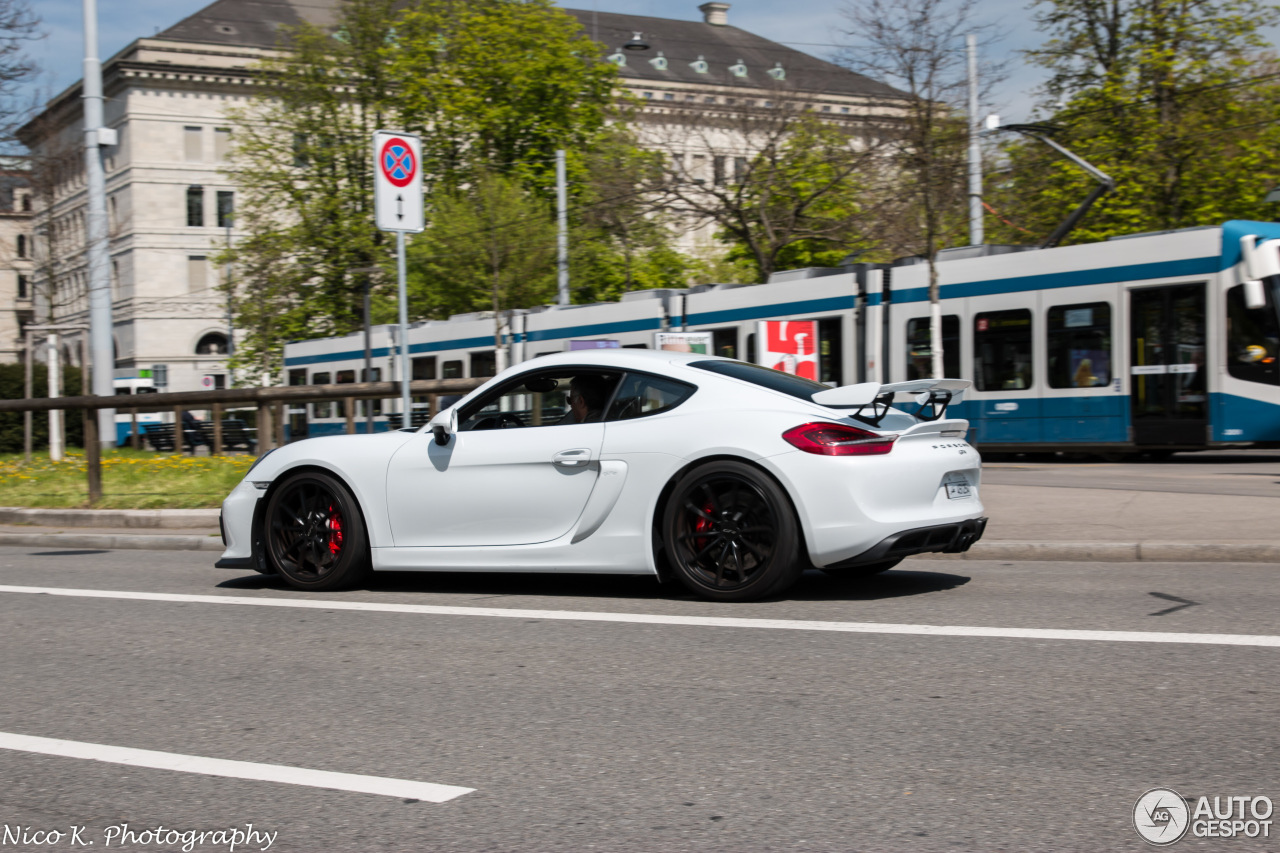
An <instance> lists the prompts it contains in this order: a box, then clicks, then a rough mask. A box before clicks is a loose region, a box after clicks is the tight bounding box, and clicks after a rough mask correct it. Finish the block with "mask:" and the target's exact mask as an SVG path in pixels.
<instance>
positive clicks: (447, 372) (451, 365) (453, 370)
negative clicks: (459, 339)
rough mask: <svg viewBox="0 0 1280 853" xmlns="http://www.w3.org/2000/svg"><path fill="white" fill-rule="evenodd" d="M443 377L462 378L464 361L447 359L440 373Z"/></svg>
mask: <svg viewBox="0 0 1280 853" xmlns="http://www.w3.org/2000/svg"><path fill="white" fill-rule="evenodd" d="M440 378H441V379H461V378H462V361H461V360H459V361H446V362H445V363H444V367H443V369H442V370H441V373H440Z"/></svg>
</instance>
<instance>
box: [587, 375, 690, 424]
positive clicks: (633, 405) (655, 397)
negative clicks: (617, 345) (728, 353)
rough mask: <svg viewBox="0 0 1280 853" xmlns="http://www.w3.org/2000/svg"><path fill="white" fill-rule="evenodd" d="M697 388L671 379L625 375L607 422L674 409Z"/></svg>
mask: <svg viewBox="0 0 1280 853" xmlns="http://www.w3.org/2000/svg"><path fill="white" fill-rule="evenodd" d="M697 390H698V389H697V388H696V387H694V386H693V385H686V384H685V383H684V382H677V381H675V380H674V379H663V378H662V377H659V376H650V375H649V374H647V373H628V374H627V377H626V379H624V380H623V382H622V387H621V388H619V389H618V393H617V395H616V396H614V398H613V405H612V406H610V407H609V417H607V418H605V420H608V421H625V420H630V419H631V418H640V417H644V416H645V415H653V414H657V413H658V412H665V411H667V410H669V409H674V408H675V407H676V406H678V405H680V404H681V403H683V402H684V401H685V400H687V399H689V397H690V396H692V394H693V392H694V391H697Z"/></svg>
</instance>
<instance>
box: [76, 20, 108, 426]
mask: <svg viewBox="0 0 1280 853" xmlns="http://www.w3.org/2000/svg"><path fill="white" fill-rule="evenodd" d="M81 97H82V99H83V101H84V171H85V184H86V194H87V207H88V210H87V211H86V216H85V225H86V228H87V231H88V246H87V250H88V251H87V253H86V254H87V255H88V267H89V340H90V343H91V348H92V350H93V364H94V366H95V368H96V369H95V370H94V371H93V393H94V394H96V395H98V396H100V397H110V396H112V395H113V394H114V393H115V392H114V384H115V383H114V381H113V380H114V379H115V363H116V357H115V343H114V335H113V329H112V323H113V320H112V316H111V268H110V257H109V247H108V244H107V188H106V177H105V175H104V174H103V169H102V150H101V146H103V145H107V144H115V138H114V137H115V130H113V129H110V128H104V127H103V126H102V63H101V62H100V61H99V60H98V7H97V0H84V82H83V83H82V84H81ZM85 366H86V367H88V365H85ZM115 424H116V412H115V409H99V410H98V439H99V441H100V442H101V444H102V445H103V446H104V447H112V446H114V444H115V437H116V430H115Z"/></svg>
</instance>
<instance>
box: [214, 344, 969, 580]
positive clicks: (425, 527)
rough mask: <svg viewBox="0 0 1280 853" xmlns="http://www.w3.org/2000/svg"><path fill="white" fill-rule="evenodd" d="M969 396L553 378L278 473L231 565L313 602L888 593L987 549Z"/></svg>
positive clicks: (602, 355) (644, 359) (611, 360)
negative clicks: (403, 593) (886, 579)
mask: <svg viewBox="0 0 1280 853" xmlns="http://www.w3.org/2000/svg"><path fill="white" fill-rule="evenodd" d="M968 386H969V383H968V382H967V381H965V380H959V379H929V380H919V381H915V382H903V383H897V384H895V385H879V384H877V383H864V384H859V385H847V386H843V387H839V388H828V387H827V386H825V385H822V384H819V383H817V382H812V381H810V380H808V379H802V378H799V377H796V376H791V375H788V374H786V373H781V372H778V371H775V370H771V369H769V368H766V367H761V366H758V365H754V364H748V363H746V362H741V361H734V360H732V359H725V358H716V357H711V356H705V355H697V354H688V353H672V352H663V351H653V350H625V349H624V350H596V351H587V352H568V353H563V354H557V355H551V356H544V357H540V358H536V359H533V360H531V361H526V362H524V363H522V364H520V365H517V366H515V367H512V368H510V369H508V370H505V371H503V372H502V373H500V374H499V375H498V376H495V377H494V378H493V379H491V380H490V381H489V382H487V383H485V385H483V386H482V387H480V388H477V389H476V390H474V391H472V392H471V393H470V394H468V395H467V396H466V397H464V398H463V399H462V400H460V401H459V402H458V403H456V404H455V405H453V406H451V407H450V408H448V409H445V410H443V411H441V412H440V413H439V414H437V415H436V416H435V417H434V418H432V419H431V421H430V422H429V423H428V424H427V425H426V426H425V427H423V428H422V429H417V430H399V431H394V432H384V433H375V434H373V435H342V436H330V437H322V438H312V439H307V440H305V441H298V442H295V443H292V444H289V445H286V446H284V447H281V448H279V449H278V450H274V451H271V452H269V453H268V454H267V455H264V456H263V457H261V458H260V459H259V460H258V461H257V462H256V463H255V465H254V467H253V468H252V469H251V470H250V471H249V473H248V474H247V475H246V476H245V479H244V481H243V482H241V483H240V484H239V485H238V486H237V487H236V488H235V490H234V491H232V492H231V494H230V496H228V497H227V499H226V500H225V501H224V502H223V504H222V528H223V537H224V540H225V544H226V546H227V547H226V551H225V553H223V555H222V558H221V559H220V560H219V561H218V563H217V565H218V566H219V567H223V568H253V569H257V570H258V571H263V572H275V573H279V574H280V576H281V577H283V578H284V579H285V580H286V581H287V582H288V583H289V584H291V585H292V586H295V587H297V588H299V589H309V590H330V589H338V588H342V587H346V586H350V585H352V584H355V583H357V582H359V581H360V579H361V578H362V577H363V576H364V575H365V573H366V572H367V571H369V570H374V571H377V570H393V571H448V572H581V573H615V574H635V575H656V576H657V577H659V578H660V579H663V580H666V579H677V580H679V581H680V582H681V583H683V584H684V585H685V586H687V587H689V588H690V589H691V590H693V591H694V592H696V593H698V594H699V595H702V596H705V597H707V598H711V599H716V600H719V601H747V600H751V599H756V598H760V597H762V596H767V595H776V594H778V593H780V592H782V591H783V590H785V589H787V588H788V587H789V586H791V584H793V583H794V582H795V581H796V579H797V578H799V577H800V574H801V573H802V572H803V571H804V570H805V569H808V568H818V569H822V570H824V571H829V572H849V573H872V572H878V571H883V570H885V569H888V568H890V567H892V566H893V565H895V564H896V563H898V562H899V561H900V560H902V559H903V558H904V557H906V556H910V555H912V554H918V553H922V552H926V551H944V552H959V551H964V550H967V549H968V548H969V547H970V546H971V545H972V544H973V543H974V542H976V541H977V540H978V539H979V538H980V537H981V536H982V532H983V529H984V527H985V526H986V519H985V518H984V517H983V516H982V504H981V502H980V501H979V497H978V487H979V476H980V468H981V460H980V458H979V456H978V453H977V452H976V451H975V450H974V449H973V448H972V447H971V446H970V445H969V444H968V443H967V442H966V440H965V436H966V433H967V431H968V426H969V425H968V422H967V421H964V420H956V419H948V418H947V416H946V408H947V404H948V403H949V402H951V401H953V400H954V399H956V398H957V397H958V396H959V395H960V394H962V393H963V392H964V389H965V388H967V387H968ZM895 401H899V405H897V406H895V405H894V404H895Z"/></svg>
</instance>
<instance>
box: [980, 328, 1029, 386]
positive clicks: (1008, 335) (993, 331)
mask: <svg viewBox="0 0 1280 853" xmlns="http://www.w3.org/2000/svg"><path fill="white" fill-rule="evenodd" d="M973 372H974V382H975V384H976V385H977V387H978V390H979V391H1023V390H1025V389H1027V388H1030V387H1031V375H1032V374H1031V311H1030V310H1028V309H1026V308H1019V309H1017V310H1014V311H988V312H986V313H985V314H978V315H977V316H975V317H974V318H973Z"/></svg>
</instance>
